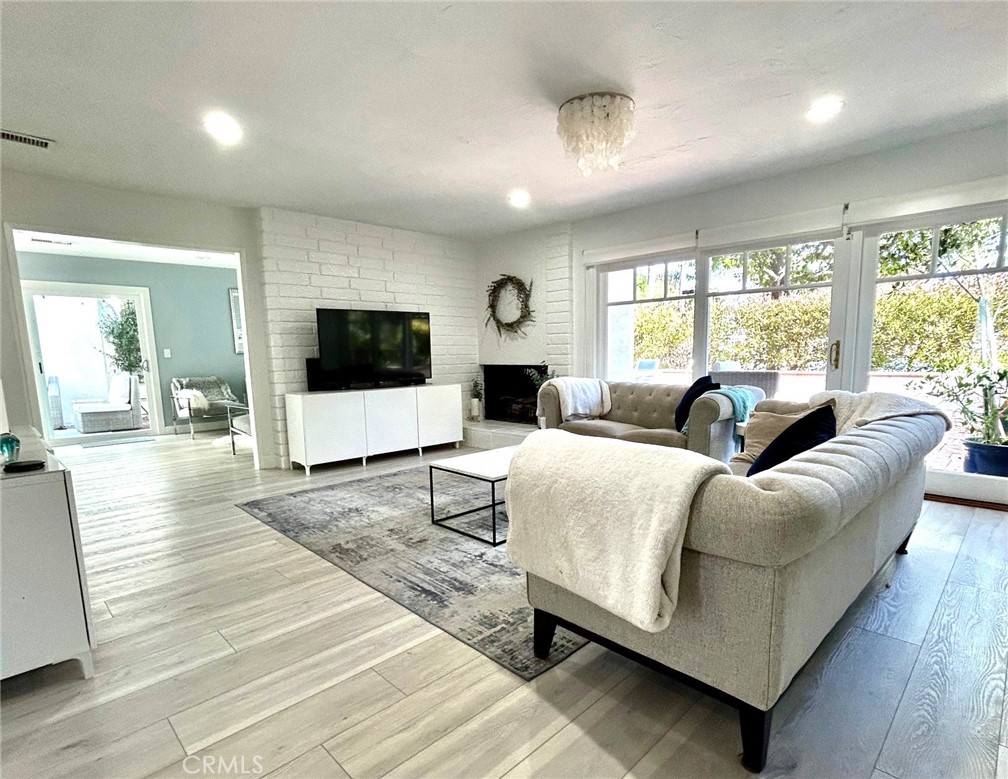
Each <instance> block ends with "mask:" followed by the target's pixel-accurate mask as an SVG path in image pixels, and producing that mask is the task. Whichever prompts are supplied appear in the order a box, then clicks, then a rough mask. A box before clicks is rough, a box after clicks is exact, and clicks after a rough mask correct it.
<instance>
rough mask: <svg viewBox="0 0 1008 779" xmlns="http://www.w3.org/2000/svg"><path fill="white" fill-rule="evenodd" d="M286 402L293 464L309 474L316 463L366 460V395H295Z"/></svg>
mask: <svg viewBox="0 0 1008 779" xmlns="http://www.w3.org/2000/svg"><path fill="white" fill-rule="evenodd" d="M284 400H285V403H286V406H287V445H288V447H289V448H290V459H291V461H292V462H296V463H301V465H303V466H305V470H306V471H309V470H310V469H311V466H312V465H314V464H316V463H330V462H336V461H337V460H350V459H352V458H354V457H361V458H363V457H366V456H367V454H368V450H367V432H366V428H365V424H364V393H363V392H294V393H291V394H289V395H287V396H286V397H285V398H284Z"/></svg>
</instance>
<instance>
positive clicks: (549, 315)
mask: <svg viewBox="0 0 1008 779" xmlns="http://www.w3.org/2000/svg"><path fill="white" fill-rule="evenodd" d="M573 360H574V262H573V247H572V245H571V229H570V225H569V224H564V225H557V226H556V230H555V231H554V232H552V233H551V234H550V236H549V239H548V240H547V242H546V362H547V363H548V364H549V366H550V368H551V369H552V370H555V371H556V372H557V373H558V374H559V375H561V376H565V375H569V374H570V372H571V365H572V364H573Z"/></svg>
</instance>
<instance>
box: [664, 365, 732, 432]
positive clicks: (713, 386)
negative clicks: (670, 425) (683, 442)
mask: <svg viewBox="0 0 1008 779" xmlns="http://www.w3.org/2000/svg"><path fill="white" fill-rule="evenodd" d="M717 389H721V385H720V384H718V383H717V382H716V381H713V380H712V379H711V377H710V376H701V377H700V378H699V379H697V380H696V381H694V382H693V384H692V385H691V386H690V388H689V389H688V390H686V394H685V395H683V398H682V400H680V401H679V405H678V406H676V410H675V428H676V430H678V431H679V432H680V433H681V432H682V429H683V427H685V425H686V420H687V419H689V412H690V409H691V408H692V407H693V401H694V400H696V399H697V398H699V397H700V396H701V395H703V394H704V393H705V392H710V391H711V390H717Z"/></svg>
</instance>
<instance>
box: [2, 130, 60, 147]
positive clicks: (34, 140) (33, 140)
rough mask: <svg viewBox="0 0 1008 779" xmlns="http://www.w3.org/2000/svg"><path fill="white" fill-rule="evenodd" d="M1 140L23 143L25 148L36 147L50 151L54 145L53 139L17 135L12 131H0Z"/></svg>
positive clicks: (24, 134) (23, 134)
mask: <svg viewBox="0 0 1008 779" xmlns="http://www.w3.org/2000/svg"><path fill="white" fill-rule="evenodd" d="M0 138H2V139H3V140H5V141H13V142H14V143H23V144H24V145H25V146H35V147H36V148H39V149H48V148H49V144H50V143H52V139H51V138H42V137H41V136H38V135H28V134H27V133H15V132H11V131H10V130H0Z"/></svg>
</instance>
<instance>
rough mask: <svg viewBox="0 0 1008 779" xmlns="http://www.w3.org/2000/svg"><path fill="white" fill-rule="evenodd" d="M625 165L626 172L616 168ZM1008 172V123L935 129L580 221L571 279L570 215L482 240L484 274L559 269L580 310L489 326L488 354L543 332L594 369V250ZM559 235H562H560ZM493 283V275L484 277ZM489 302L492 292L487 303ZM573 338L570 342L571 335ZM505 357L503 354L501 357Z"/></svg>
mask: <svg viewBox="0 0 1008 779" xmlns="http://www.w3.org/2000/svg"><path fill="white" fill-rule="evenodd" d="M616 175H618V174H616ZM1002 175H1008V128H1006V127H1004V126H1001V125H997V126H992V127H987V128H982V129H979V130H974V131H970V132H964V133H957V134H954V135H949V136H944V137H941V138H934V139H931V140H928V141H925V142H922V143H917V144H913V145H910V146H904V147H899V148H894V149H889V150H886V151H882V152H878V153H875V154H869V155H865V156H862V157H854V158H851V159H848V160H844V161H841V162H837V163H832V164H829V165H823V166H821V167H817V168H810V169H806V170H802V171H798V172H795V173H791V174H788V175H784V176H779V177H774V178H769V179H764V180H761V181H757V182H753V183H749V184H743V185H739V186H735V187H730V188H725V189H719V190H715V191H712V192H706V193H703V194H697V195H691V196H687V197H681V198H677V199H675V200H668V201H665V202H662V203H657V204H654V205H650V206H644V207H640V208H635V209H632V210H629V211H622V212H618V213H614V214H608V215H605V216H598V217H593V218H590V219H583V220H580V221H578V222H574V223H573V224H572V225H570V226H569V227H570V236H569V238H570V244H569V255H568V257H567V261H568V263H569V267H570V272H569V274H567V278H568V281H564V280H563V277H564V275H565V272H564V271H563V270H562V268H563V265H564V259H563V257H562V256H561V255H562V254H563V252H562V249H561V250H559V251H556V252H554V254H553V256H552V257H551V259H550V260H549V263H550V270H547V256H546V254H547V253H546V251H545V250H544V245H543V242H542V239H543V236H546V235H550V234H557V235H559V234H563V233H565V232H566V230H567V228H568V225H567V224H557V225H552V226H549V227H546V228H538V229H536V230H532V231H528V232H524V233H518V234H511V235H505V236H501V237H499V238H493V239H491V240H488V241H485V242H484V243H482V244H481V245H480V252H479V253H480V263H481V279H482V280H489V279H492V278H494V277H496V275H497V274H499V273H503V272H508V273H515V274H516V275H521V276H522V277H523V278H525V277H532V278H535V279H537V280H538V279H539V278H545V277H546V274H547V273H550V274H551V275H553V276H554V279H552V280H551V281H552V283H553V284H554V285H560V286H565V285H569V286H570V290H569V293H568V292H561V293H558V294H559V295H560V296H563V295H564V294H566V295H568V297H569V299H570V301H571V306H572V308H571V311H570V313H569V314H568V313H566V312H564V311H563V306H564V303H563V302H562V301H561V300H558V301H556V302H555V303H554V305H555V306H556V309H555V310H554V311H552V312H551V313H548V315H547V317H537V321H536V322H535V323H534V324H533V325H532V327H530V328H529V331H528V336H527V338H526V339H525V340H524V342H521V343H518V344H507V343H504V344H497V343H495V342H494V341H495V339H496V336H494V337H493V338H492V339H491V338H489V337H488V334H487V333H486V332H481V340H480V361H481V362H485V363H486V362H510V361H512V359H511V358H514V359H513V361H514V362H519V361H520V362H527V360H524V359H519V358H524V357H525V356H532V352H533V350H534V349H536V348H538V345H539V344H541V343H542V341H543V339H544V338H545V339H547V340H550V341H552V342H553V345H554V349H557V350H558V351H559V354H554V355H552V356H550V357H549V358H548V362H550V363H551V364H554V363H555V364H558V365H560V366H561V370H560V372H561V373H563V372H566V371H564V370H563V369H562V365H563V362H564V360H563V358H562V352H563V350H564V349H565V348H567V349H569V350H570V353H571V354H572V355H573V356H572V357H571V359H570V360H569V361H568V364H569V365H570V372H572V373H575V374H585V373H587V372H588V371H589V366H590V365H591V360H590V359H589V357H590V351H591V350H592V348H593V340H594V339H593V338H592V337H591V328H592V327H593V326H594V323H593V317H592V313H593V312H592V311H591V310H589V309H593V307H594V300H590V301H589V300H587V298H588V297H589V296H590V293H591V290H586V288H585V282H586V274H585V273H584V271H583V269H582V266H583V260H582V257H583V254H584V252H593V251H601V250H605V249H610V248H613V247H621V246H629V245H632V244H640V243H644V242H648V241H658V242H660V241H661V239H663V238H667V237H669V236H681V235H683V234H692V233H693V232H694V231H696V230H698V229H699V230H703V229H705V228H712V227H723V226H729V225H737V224H740V223H744V222H751V221H756V220H763V219H772V218H774V217H782V216H787V215H790V214H797V213H802V212H807V211H812V210H815V209H820V208H827V207H835V210H836V213H837V214H839V213H840V210H841V208H842V205H843V203H846V202H852V201H859V200H868V199H872V198H880V197H886V196H894V195H901V194H906V193H910V192H916V191H921V190H928V189H933V188H938V187H942V186H947V185H952V184H957V183H961V182H968V181H974V180H977V179H985V178H990V177H993V176H1002ZM1002 197H1008V191H1006V192H1005V193H1004V194H1003V195H1002ZM557 243H558V244H560V243H562V241H558V242H557ZM483 286H484V287H485V285H483ZM483 305H484V306H485V305H486V304H485V302H484V303H483ZM565 339H566V342H567V344H566V347H565V345H564V341H565ZM498 358H499V359H498Z"/></svg>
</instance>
